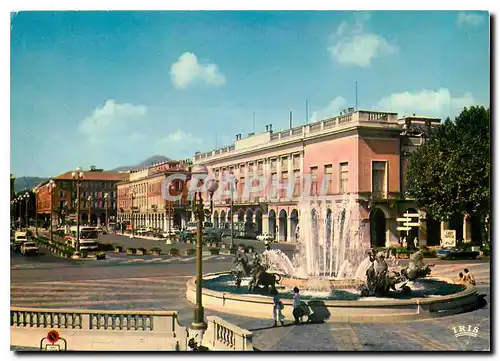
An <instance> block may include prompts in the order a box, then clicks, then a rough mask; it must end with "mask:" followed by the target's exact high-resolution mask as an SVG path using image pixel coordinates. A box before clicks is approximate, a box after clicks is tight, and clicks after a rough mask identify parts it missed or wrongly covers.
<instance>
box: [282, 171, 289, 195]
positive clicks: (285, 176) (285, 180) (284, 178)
mask: <svg viewBox="0 0 500 361" xmlns="http://www.w3.org/2000/svg"><path fill="white" fill-rule="evenodd" d="M281 184H282V185H284V187H283V188H282V189H281V190H280V198H286V197H287V193H288V171H286V172H281Z"/></svg>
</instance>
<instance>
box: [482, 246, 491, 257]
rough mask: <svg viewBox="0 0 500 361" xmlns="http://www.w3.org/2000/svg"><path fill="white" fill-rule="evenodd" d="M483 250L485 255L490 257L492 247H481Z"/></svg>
mask: <svg viewBox="0 0 500 361" xmlns="http://www.w3.org/2000/svg"><path fill="white" fill-rule="evenodd" d="M481 251H483V256H485V257H489V256H490V248H489V247H483V248H482V249H481Z"/></svg>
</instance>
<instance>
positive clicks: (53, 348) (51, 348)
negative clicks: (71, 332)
mask: <svg viewBox="0 0 500 361" xmlns="http://www.w3.org/2000/svg"><path fill="white" fill-rule="evenodd" d="M45 351H61V347H60V346H59V345H45Z"/></svg>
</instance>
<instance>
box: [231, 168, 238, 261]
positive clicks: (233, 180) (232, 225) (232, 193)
mask: <svg viewBox="0 0 500 361" xmlns="http://www.w3.org/2000/svg"><path fill="white" fill-rule="evenodd" d="M230 185H231V248H230V252H232V251H231V250H232V249H233V248H234V216H233V210H234V188H236V187H237V186H238V180H237V179H236V176H235V175H234V174H233V173H231V175H230Z"/></svg>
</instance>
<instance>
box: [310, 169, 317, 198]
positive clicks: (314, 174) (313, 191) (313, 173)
mask: <svg viewBox="0 0 500 361" xmlns="http://www.w3.org/2000/svg"><path fill="white" fill-rule="evenodd" d="M311 180H312V182H311V195H312V196H316V195H318V167H311Z"/></svg>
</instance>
